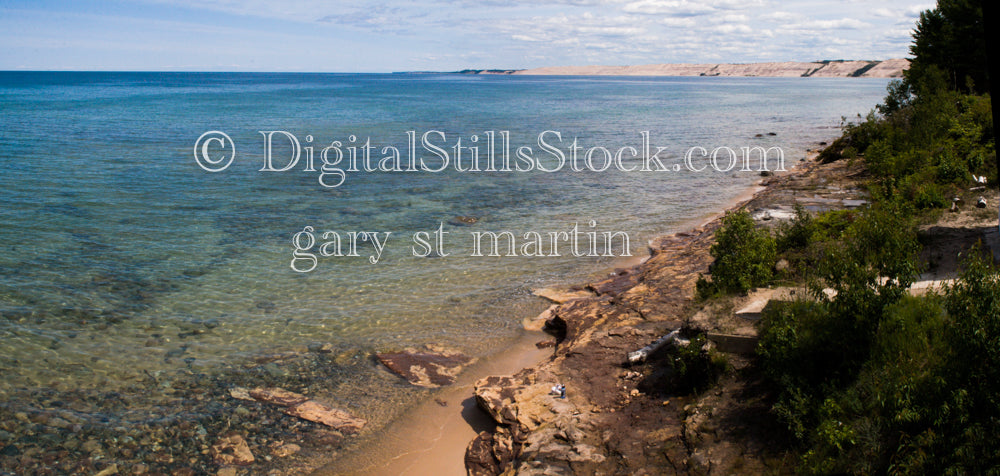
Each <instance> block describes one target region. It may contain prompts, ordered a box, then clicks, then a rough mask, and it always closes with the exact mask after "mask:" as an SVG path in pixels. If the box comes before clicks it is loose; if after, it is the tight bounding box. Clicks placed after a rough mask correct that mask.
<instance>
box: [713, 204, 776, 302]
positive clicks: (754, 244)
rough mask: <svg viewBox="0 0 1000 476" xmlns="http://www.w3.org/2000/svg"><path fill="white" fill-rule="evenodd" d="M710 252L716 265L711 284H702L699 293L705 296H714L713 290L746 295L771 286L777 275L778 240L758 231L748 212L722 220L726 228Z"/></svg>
mask: <svg viewBox="0 0 1000 476" xmlns="http://www.w3.org/2000/svg"><path fill="white" fill-rule="evenodd" d="M709 251H710V252H711V254H712V256H713V257H715V264H714V265H713V268H712V282H711V284H709V283H708V282H707V281H705V280H704V279H700V280H699V283H698V291H699V294H701V295H703V296H704V295H706V294H712V292H711V291H712V290H717V291H721V292H724V293H746V292H747V291H749V290H750V289H752V288H755V287H757V286H762V285H764V284H767V283H768V282H770V280H771V278H772V276H773V274H774V262H775V257H776V255H777V248H776V245H775V242H774V238H773V237H772V236H771V233H770V232H769V231H767V230H766V229H758V228H757V227H756V226H755V225H754V221H753V218H751V217H750V214H749V213H747V211H746V210H740V211H737V212H730V213H727V214H726V216H725V217H723V218H722V227H721V228H719V230H718V231H717V232H716V233H715V244H714V245H712V248H711V249H710V250H709Z"/></svg>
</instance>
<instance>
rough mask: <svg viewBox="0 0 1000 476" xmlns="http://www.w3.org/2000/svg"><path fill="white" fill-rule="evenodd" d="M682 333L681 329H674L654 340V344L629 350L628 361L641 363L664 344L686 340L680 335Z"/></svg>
mask: <svg viewBox="0 0 1000 476" xmlns="http://www.w3.org/2000/svg"><path fill="white" fill-rule="evenodd" d="M680 333H681V330H680V329H674V330H673V331H671V332H670V333H669V334H667V335H665V336H663V337H660V338H659V339H656V341H655V342H653V343H652V344H649V345H647V346H646V347H643V348H641V349H639V350H637V351H634V352H629V353H628V362H629V363H630V364H640V363H642V362H645V361H646V358H647V357H649V355H650V354H652V353H653V352H656V351H657V350H660V348H662V347H663V346H665V345H667V344H669V343H671V342H674V341H684V339H681V338H679V337H678V336H679V335H680Z"/></svg>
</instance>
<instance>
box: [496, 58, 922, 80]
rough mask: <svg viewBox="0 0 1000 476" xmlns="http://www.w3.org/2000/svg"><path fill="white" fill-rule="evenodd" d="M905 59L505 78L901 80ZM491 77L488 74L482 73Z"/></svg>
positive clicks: (559, 69)
mask: <svg viewBox="0 0 1000 476" xmlns="http://www.w3.org/2000/svg"><path fill="white" fill-rule="evenodd" d="M909 66H910V61H909V60H908V59H905V58H895V59H888V60H884V61H815V62H799V61H785V62H781V63H747V64H647V65H633V66H548V67H544V68H532V69H524V70H520V71H511V72H509V73H505V74H522V75H552V76H768V77H826V78H834V77H839V78H847V77H861V78H899V77H902V75H903V70H905V69H907V68H909ZM479 74H488V73H485V72H483V73H479ZM493 74H498V73H493Z"/></svg>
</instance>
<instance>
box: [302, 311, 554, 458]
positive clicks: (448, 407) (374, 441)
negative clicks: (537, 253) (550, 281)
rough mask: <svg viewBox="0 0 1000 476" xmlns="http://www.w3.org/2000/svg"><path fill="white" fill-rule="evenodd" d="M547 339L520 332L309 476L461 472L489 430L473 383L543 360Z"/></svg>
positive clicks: (547, 353) (541, 333)
mask: <svg viewBox="0 0 1000 476" xmlns="http://www.w3.org/2000/svg"><path fill="white" fill-rule="evenodd" d="M548 337H549V336H548V334H545V333H543V332H540V331H529V330H522V331H521V333H520V335H518V336H515V337H514V338H513V339H511V340H512V342H511V343H509V344H508V345H507V346H506V347H504V348H502V349H500V350H498V351H496V352H494V353H492V354H489V355H486V356H483V357H480V358H479V360H477V361H476V362H475V363H474V364H472V365H469V366H468V367H466V368H465V369H464V370H463V371H462V373H460V374H459V376H458V378H457V379H456V381H455V383H453V384H451V385H448V386H446V387H441V388H437V389H434V390H433V391H431V392H430V393H429V394H428V395H426V396H425V398H424V399H423V401H420V402H418V403H416V404H415V405H414V406H413V407H411V408H409V409H407V410H406V411H405V412H404V413H403V415H402V416H400V417H399V418H397V419H396V420H394V421H393V422H392V423H390V424H388V425H386V426H385V427H384V428H381V429H380V430H379V431H378V432H377V433H376V434H373V435H369V436H368V439H367V441H365V442H363V443H361V444H359V445H358V446H356V447H354V448H351V449H350V450H349V452H348V453H347V454H346V455H345V457H344V458H341V459H337V460H336V461H333V462H331V463H328V464H326V465H324V466H321V467H319V468H317V469H316V470H314V471H313V472H312V473H311V474H313V475H314V476H325V475H340V474H342V475H354V476H366V475H371V476H382V475H404V474H434V475H436V476H448V475H452V474H454V475H464V474H466V471H465V464H464V461H463V457H464V456H465V448H466V446H467V445H468V443H469V441H471V440H472V439H473V438H475V437H476V435H477V434H478V432H479V431H483V430H484V429H487V428H489V427H491V426H493V423H492V421H491V420H490V419H489V417H488V416H487V415H486V414H484V413H483V412H482V411H480V410H479V408H478V407H477V406H476V402H475V398H474V397H473V392H472V389H473V386H474V384H475V383H476V381H477V380H478V379H479V378H480V377H481V376H485V375H494V374H498V373H499V374H509V373H515V372H517V371H519V370H521V369H523V368H526V367H530V366H533V365H537V364H538V363H540V362H542V361H543V360H544V359H546V358H548V357H549V356H550V355H551V349H540V348H538V347H536V346H535V343H536V342H539V341H541V340H545V339H546V338H548ZM459 409H461V410H459Z"/></svg>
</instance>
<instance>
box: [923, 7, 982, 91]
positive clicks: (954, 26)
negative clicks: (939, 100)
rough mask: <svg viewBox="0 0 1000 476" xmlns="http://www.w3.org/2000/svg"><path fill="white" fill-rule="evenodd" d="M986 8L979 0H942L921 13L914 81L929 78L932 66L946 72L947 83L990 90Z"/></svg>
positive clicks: (953, 88)
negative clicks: (985, 20) (983, 8)
mask: <svg viewBox="0 0 1000 476" xmlns="http://www.w3.org/2000/svg"><path fill="white" fill-rule="evenodd" d="M983 25H984V23H983V10H982V6H981V4H980V2H978V1H976V0H938V2H937V7H936V8H934V9H933V10H928V11H925V12H923V13H921V14H920V20H919V21H917V27H916V29H915V31H914V33H913V45H912V46H910V53H911V54H913V56H914V57H915V58H914V59H913V61H912V62H911V63H910V68H909V70H908V71H907V73H906V78H907V80H908V81H910V82H911V83H912V84H920V83H922V82H925V81H926V80H927V77H928V75H929V74H930V73H929V70H930V69H932V68H936V69H939V70H941V71H942V72H943V73H944V77H945V79H946V81H947V87H948V88H949V89H952V90H959V89H964V90H967V91H968V92H971V93H976V92H984V91H989V87H990V82H989V70H988V69H987V67H986V65H987V63H986V61H985V60H986V39H985V36H984V26H983Z"/></svg>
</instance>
